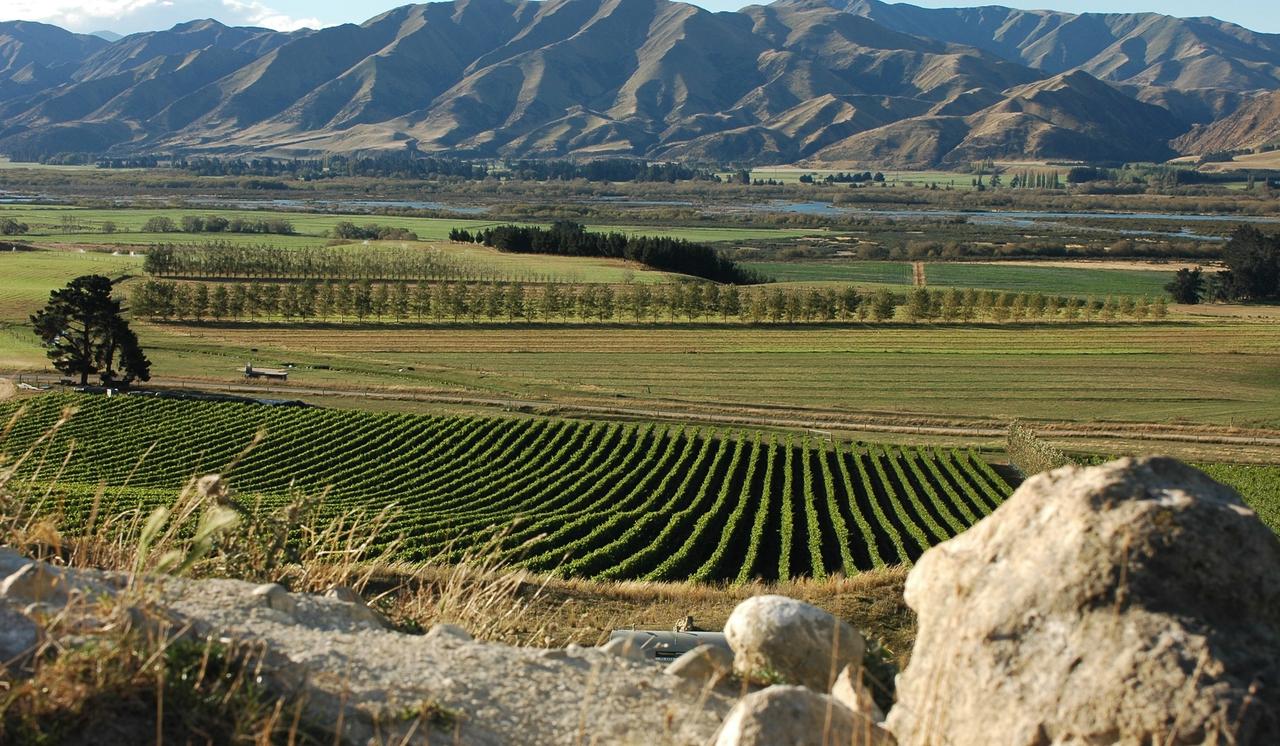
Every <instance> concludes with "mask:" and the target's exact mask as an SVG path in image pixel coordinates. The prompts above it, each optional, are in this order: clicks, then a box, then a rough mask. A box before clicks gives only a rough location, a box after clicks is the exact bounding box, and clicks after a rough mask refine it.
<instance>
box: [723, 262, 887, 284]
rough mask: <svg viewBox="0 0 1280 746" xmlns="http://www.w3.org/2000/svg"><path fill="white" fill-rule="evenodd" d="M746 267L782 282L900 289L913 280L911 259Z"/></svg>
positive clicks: (769, 264)
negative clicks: (902, 260) (836, 283)
mask: <svg viewBox="0 0 1280 746" xmlns="http://www.w3.org/2000/svg"><path fill="white" fill-rule="evenodd" d="M743 266H744V267H746V268H747V269H753V270H755V271H757V272H759V273H761V274H763V275H765V276H766V277H769V278H771V279H773V280H776V281H778V282H806V283H820V282H839V283H856V284H859V285H893V286H898V287H900V288H901V287H907V286H910V285H911V283H912V278H911V265H910V264H909V263H908V262H876V261H867V262H863V261H831V262H743Z"/></svg>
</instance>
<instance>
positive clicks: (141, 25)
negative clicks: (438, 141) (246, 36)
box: [0, 0, 1280, 34]
mask: <svg viewBox="0 0 1280 746" xmlns="http://www.w3.org/2000/svg"><path fill="white" fill-rule="evenodd" d="M693 1H694V3H695V4H697V5H701V6H703V7H704V8H708V9H710V10H736V9H738V8H740V7H742V6H743V5H746V4H749V3H748V2H743V0H693ZM406 2H408V0H366V1H365V2H358V3H355V2H351V0H0V20H27V21H43V22H45V23H53V24H56V25H59V26H62V27H63V28H67V29H71V30H72V31H80V32H94V31H104V30H105V31H113V32H116V33H121V34H128V33H133V32H135V31H153V30H156V29H163V28H169V27H170V26H173V25H174V24H176V23H181V22H183V21H190V20H194V19H198V18H216V19H218V20H219V21H222V22H223V23H226V24H228V25H252V26H265V27H268V28H274V29H279V30H282V31H292V30H295V29H299V28H320V27H323V26H333V25H336V24H339V23H349V22H353V23H360V22H362V21H365V20H367V19H368V18H371V17H373V16H375V15H377V14H378V13H381V12H382V11H385V10H389V9H391V8H394V7H397V6H400V5H404V4H406ZM914 4H915V5H923V6H926V7H933V8H939V7H955V6H960V5H990V4H1001V5H1007V6H1012V7H1017V8H1043V7H1051V8H1053V9H1054V10H1062V11H1068V12H1076V13H1083V12H1089V11H1093V12H1110V13H1128V12H1134V11H1155V12H1159V13H1167V14H1169V15H1176V16H1201V15H1206V14H1208V15H1215V16H1217V17H1219V18H1222V19H1223V20H1227V21H1232V22H1234V23H1238V24H1240V25H1242V26H1246V27H1248V28H1251V29H1254V30H1256V31H1265V32H1270V33H1280V2H1277V1H1276V0H1230V2H1222V3H1216V4H1214V5H1212V6H1209V7H1206V5H1207V4H1206V3H1205V2H1204V0H986V2H968V1H966V0H914Z"/></svg>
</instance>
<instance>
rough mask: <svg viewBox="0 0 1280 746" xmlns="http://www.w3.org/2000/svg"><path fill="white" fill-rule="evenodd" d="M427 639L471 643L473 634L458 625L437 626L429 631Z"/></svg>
mask: <svg viewBox="0 0 1280 746" xmlns="http://www.w3.org/2000/svg"><path fill="white" fill-rule="evenodd" d="M427 639H428V640H448V641H450V642H471V633H469V632H467V631H466V630H465V629H463V628H462V627H459V626H458V625H456V624H437V625H435V626H433V627H432V628H431V629H429V630H427Z"/></svg>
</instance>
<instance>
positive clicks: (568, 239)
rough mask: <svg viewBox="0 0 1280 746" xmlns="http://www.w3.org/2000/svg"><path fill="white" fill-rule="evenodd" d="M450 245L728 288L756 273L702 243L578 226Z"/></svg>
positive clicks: (503, 231)
mask: <svg viewBox="0 0 1280 746" xmlns="http://www.w3.org/2000/svg"><path fill="white" fill-rule="evenodd" d="M449 239H450V240H452V241H463V242H475V243H482V244H484V245H485V246H490V247H493V248H495V249H497V250H499V251H508V252H513V253H519V254H554V255H557V256H589V257H604V258H609V259H627V260H630V261H634V262H639V263H640V264H643V265H644V266H646V267H650V268H652V269H657V270H661V271H664V272H676V273H679V274H685V275H692V276H694V277H700V278H702V279H704V280H711V281H712V282H720V283H727V284H731V285H756V284H759V283H762V282H765V281H766V278H764V277H763V276H761V275H760V274H758V273H756V272H753V271H751V270H748V269H744V268H743V267H740V266H739V265H738V264H737V263H735V262H734V261H732V260H730V259H726V258H725V257H723V256H721V255H720V254H719V253H718V252H717V251H716V250H715V249H713V248H711V247H710V246H707V245H705V244H696V243H692V242H690V241H686V240H684V239H680V238H666V237H654V236H628V235H627V234H625V233H617V232H614V233H589V232H587V230H586V228H584V227H583V226H582V225H580V224H579V223H574V222H570V221H558V222H556V223H555V224H553V225H552V226H551V227H550V228H539V227H536V226H520V225H500V226H496V227H494V228H485V229H483V230H480V231H478V232H476V233H474V234H473V233H471V232H469V231H466V230H461V229H457V228H455V229H453V230H451V231H450V232H449Z"/></svg>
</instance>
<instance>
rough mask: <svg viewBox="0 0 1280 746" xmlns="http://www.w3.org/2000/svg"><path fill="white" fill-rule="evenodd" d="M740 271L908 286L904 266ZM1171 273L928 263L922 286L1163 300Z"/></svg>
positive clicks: (762, 265)
mask: <svg viewBox="0 0 1280 746" xmlns="http://www.w3.org/2000/svg"><path fill="white" fill-rule="evenodd" d="M745 266H746V267H749V268H750V269H754V270H756V271H758V272H762V273H764V274H765V275H767V276H769V277H771V278H773V279H775V280H778V281H779V282H803V283H827V282H846V283H847V282H853V283H859V284H883V285H893V286H898V287H899V288H902V287H907V286H910V285H911V284H912V270H911V263H910V262H884V261H856V260H829V261H795V262H747V263H745ZM1172 279H1173V272H1160V271H1153V270H1133V269H1098V268H1094V267H1088V266H1081V267H1061V266H1044V267H1033V266H1027V265H1024V264H988V263H979V262H929V263H927V264H925V284H926V285H927V286H928V287H930V288H933V289H939V288H974V289H978V290H999V291H1007V292H1016V293H1046V294H1055V295H1064V296H1068V295H1070V296H1088V295H1092V296H1095V297H1097V298H1102V297H1104V296H1108V295H1114V296H1122V295H1127V296H1134V297H1138V296H1147V297H1151V298H1154V297H1156V296H1161V295H1166V293H1165V290H1164V286H1165V285H1167V284H1168V283H1169V282H1170V281H1171V280H1172Z"/></svg>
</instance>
